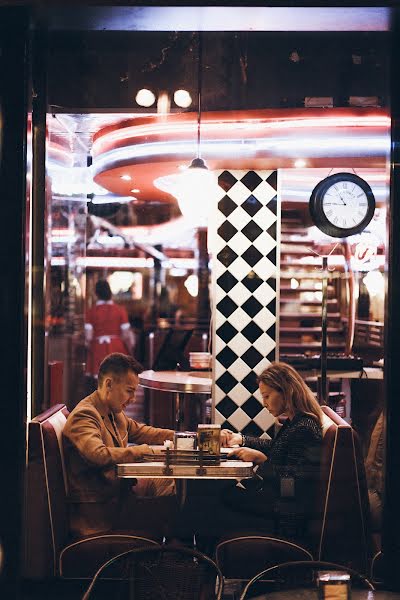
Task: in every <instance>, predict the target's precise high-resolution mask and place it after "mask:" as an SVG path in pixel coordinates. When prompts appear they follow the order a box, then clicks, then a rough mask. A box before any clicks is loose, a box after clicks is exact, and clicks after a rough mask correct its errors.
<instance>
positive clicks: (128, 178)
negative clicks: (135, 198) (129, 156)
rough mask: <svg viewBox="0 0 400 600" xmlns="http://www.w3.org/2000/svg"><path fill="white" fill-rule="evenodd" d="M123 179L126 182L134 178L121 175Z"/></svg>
mask: <svg viewBox="0 0 400 600" xmlns="http://www.w3.org/2000/svg"><path fill="white" fill-rule="evenodd" d="M121 179H123V180H124V181H130V180H131V179H132V177H131V176H130V175H121Z"/></svg>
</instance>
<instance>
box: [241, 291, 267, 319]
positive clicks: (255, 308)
mask: <svg viewBox="0 0 400 600" xmlns="http://www.w3.org/2000/svg"><path fill="white" fill-rule="evenodd" d="M262 307H263V305H262V304H261V303H260V302H259V301H258V300H256V299H255V298H254V296H251V297H250V298H249V299H248V300H246V302H244V304H242V310H244V311H245V312H246V313H247V314H248V315H250V317H255V316H256V314H257V313H258V312H260V310H261V309H262Z"/></svg>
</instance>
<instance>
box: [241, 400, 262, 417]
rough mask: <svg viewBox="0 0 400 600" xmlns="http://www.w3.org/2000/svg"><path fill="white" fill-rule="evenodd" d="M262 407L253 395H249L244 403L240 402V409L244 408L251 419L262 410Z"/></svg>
mask: <svg viewBox="0 0 400 600" xmlns="http://www.w3.org/2000/svg"><path fill="white" fill-rule="evenodd" d="M263 408H264V407H263V405H262V404H261V403H260V402H259V401H258V400H256V399H255V398H254V396H250V398H249V399H248V400H246V402H245V403H244V404H242V410H244V411H245V412H246V413H247V414H248V415H249V417H251V418H252V419H254V417H255V416H256V415H258V414H259V413H260V412H261V411H262V410H263Z"/></svg>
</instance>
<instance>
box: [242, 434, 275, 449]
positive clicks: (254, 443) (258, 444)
mask: <svg viewBox="0 0 400 600" xmlns="http://www.w3.org/2000/svg"><path fill="white" fill-rule="evenodd" d="M271 441H272V440H271V439H264V438H256V437H250V436H248V435H243V443H242V446H246V448H252V449H253V450H260V452H264V454H267V452H268V449H269V447H270V445H271Z"/></svg>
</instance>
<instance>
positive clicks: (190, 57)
mask: <svg viewBox="0 0 400 600" xmlns="http://www.w3.org/2000/svg"><path fill="white" fill-rule="evenodd" d="M202 35H203V60H202V73H203V86H202V108H203V109H204V110H230V109H254V108H277V107H300V106H304V98H305V97H307V96H318V97H326V96H329V97H333V100H334V105H335V106H347V105H348V99H349V97H350V96H364V97H365V96H377V97H378V102H379V104H380V105H381V106H385V105H387V104H388V90H387V88H388V64H387V61H388V56H389V49H388V44H389V34H388V33H387V32H379V33H377V32H351V33H350V32H307V33H297V32H239V33H235V32H206V33H203V34H202ZM197 42H198V34H197V33H190V32H115V31H113V32H110V31H89V32H63V31H57V32H51V33H50V34H49V39H48V49H49V52H48V103H49V105H50V106H52V107H53V109H52V110H53V112H96V111H97V112H98V111H102V110H104V111H105V110H109V111H111V110H112V111H130V112H134V111H135V110H139V107H138V106H137V105H136V103H135V95H136V92H137V91H138V90H139V89H140V88H143V87H148V88H150V89H152V90H153V91H154V92H155V94H156V95H157V94H158V93H159V92H160V91H161V90H165V91H167V92H168V93H169V94H170V95H171V94H173V92H174V91H175V90H176V89H178V88H182V87H183V88H185V89H187V90H189V91H190V92H191V93H192V96H193V98H196V94H197V57H198V54H197V47H198V46H197ZM171 108H172V110H179V109H177V107H175V108H174V106H173V105H172V107H171ZM195 108H196V106H195V104H194V105H192V107H191V108H190V109H189V110H195ZM148 110H149V112H154V110H155V109H154V108H152V109H148ZM140 111H141V112H142V113H143V109H140Z"/></svg>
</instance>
